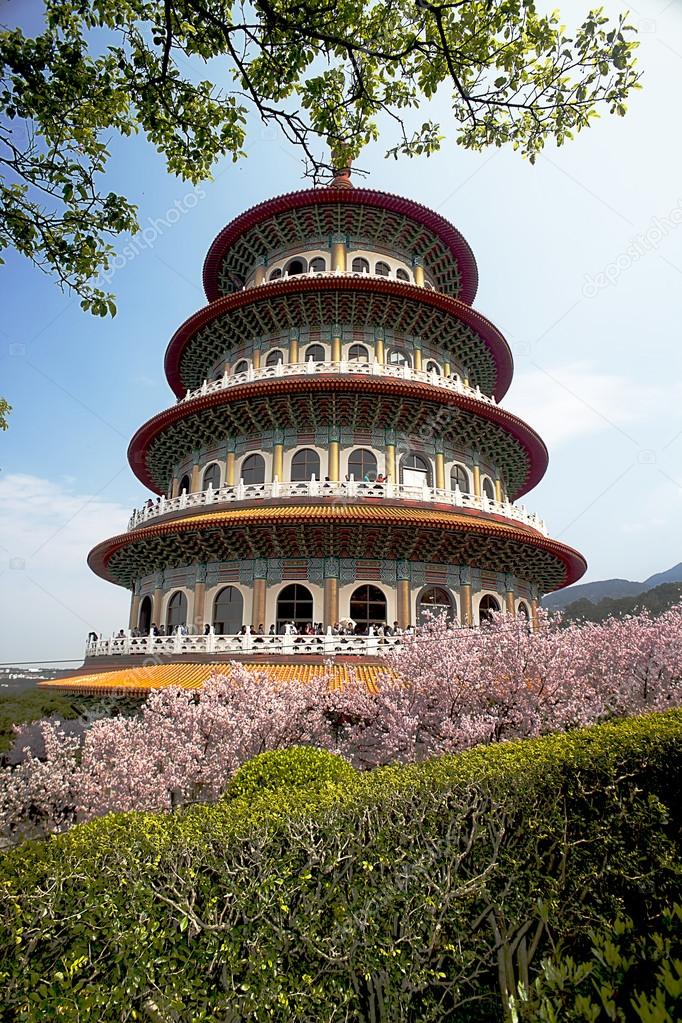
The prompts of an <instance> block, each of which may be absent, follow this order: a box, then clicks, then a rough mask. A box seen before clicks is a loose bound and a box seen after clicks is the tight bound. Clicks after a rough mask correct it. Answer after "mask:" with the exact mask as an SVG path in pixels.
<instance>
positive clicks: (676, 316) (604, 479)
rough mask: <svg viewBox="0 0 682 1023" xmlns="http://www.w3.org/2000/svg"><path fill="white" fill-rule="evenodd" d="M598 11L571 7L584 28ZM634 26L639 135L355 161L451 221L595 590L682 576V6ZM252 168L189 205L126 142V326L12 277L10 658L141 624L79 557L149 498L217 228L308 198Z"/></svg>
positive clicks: (1, 539)
mask: <svg viewBox="0 0 682 1023" xmlns="http://www.w3.org/2000/svg"><path fill="white" fill-rule="evenodd" d="M587 9H588V5H587V4H583V3H577V2H571V3H564V4H562V5H561V10H562V14H563V16H564V20H565V22H566V24H567V25H569V26H570V25H572V24H574V23H575V22H576V21H577V20H578V19H579V18H580V17H581V16H582V15H583V14H584V13H585V11H586V10H587ZM617 9H618V7H617V5H610V6H609V7H607V10H610V11H612V12H613V11H616V10H617ZM630 10H631V12H632V21H633V23H634V24H636V25H638V26H639V27H640V31H641V36H640V42H641V47H640V53H639V57H640V63H641V69H642V71H643V73H644V78H643V86H644V88H643V90H642V91H641V92H639V93H638V94H636V95H635V96H634V98H633V99H632V101H631V104H630V107H631V109H630V112H629V114H628V116H627V117H626V118H624V119H621V118H610V117H608V116H606V115H605V116H604V117H603V118H602V120H601V121H597V122H595V126H594V127H593V128H592V129H590V131H588V132H585V133H583V134H582V135H581V136H579V137H578V139H577V140H576V141H574V142H573V143H572V144H570V145H568V146H566V147H563V148H561V149H556V148H554V147H550V148H548V149H547V150H546V153H545V155H544V156H542V157H541V158H540V159H539V161H538V163H537V165H536V166H535V167H531V166H530V164H528V163H527V162H526V161H524V160H522V159H521V158H520V157H519V156H517V155H516V154H515V153H513V152H511V151H506V150H490V151H488V152H484V153H481V154H473V153H467V152H464V151H462V150H459V149H457V148H456V147H455V146H454V144H453V143H452V142H451V141H448V142H446V143H445V144H444V147H443V150H442V152H441V153H440V154H439V155H438V156H436V157H432V158H430V159H426V158H424V159H420V160H414V161H408V160H400V161H397V162H396V161H393V160H391V161H387V160H385V159H383V151H382V147H381V146H375V147H373V148H372V149H371V150H367V152H366V154H365V156H364V157H363V159H362V161H361V165H362V167H363V168H364V169H366V170H368V171H369V178H368V179H367V180H368V184H369V185H370V186H371V187H374V188H378V189H383V190H386V191H390V192H396V193H399V194H402V195H406V196H409V197H412V198H414V199H416V200H418V201H420V202H423V203H425V204H427V205H429V206H431V207H432V208H434V209H437V210H438V211H439V212H440V213H441V214H443V215H444V216H445V217H447V218H448V219H449V220H451V221H452V222H453V223H454V224H456V225H457V227H458V228H459V229H460V230H461V231H462V232H463V234H464V235H465V237H466V238H467V239H468V241H469V243H470V244H471V246H472V248H473V250H474V252H475V254H476V258H477V261H478V265H479V273H480V286H479V292H478V297H477V300H476V306H477V308H479V309H480V310H481V311H482V312H483V313H484V314H485V315H487V316H488V317H490V318H491V319H492V320H493V322H494V323H496V325H497V326H498V327H499V328H500V330H501V331H502V332H503V334H505V336H506V337H507V339H508V340H509V342H510V345H511V347H512V351H513V353H514V359H515V377H514V383H513V384H512V387H511V389H510V391H509V394H508V395H507V397H506V399H505V402H504V404H505V405H506V407H508V408H510V409H511V410H512V411H514V412H517V413H519V414H521V415H522V416H523V417H524V418H525V419H527V421H528V422H529V423H530V424H531V425H532V426H534V427H535V428H536V429H538V430H539V432H540V433H541V435H542V436H543V437H544V438H545V440H546V442H547V444H548V446H549V449H550V466H549V469H548V472H547V474H546V476H545V479H544V480H543V482H542V483H541V484H540V485H539V486H538V487H537V488H536V490H534V491H533V492H532V493H531V494H529V495H528V496H527V498H526V499H525V503H526V504H527V505H528V507H530V508H532V509H534V510H537V511H538V512H539V513H540V514H541V515H542V516H543V517H544V518H545V519H546V521H547V523H548V526H549V528H550V531H551V532H552V534H553V535H554V536H555V537H557V538H559V539H561V540H563V541H564V542H566V543H569V544H571V545H573V546H575V547H577V548H579V549H580V550H581V551H582V552H583V553H584V554H585V555H586V557H587V559H588V562H589V571H588V575H587V576H586V577H585V578H586V580H588V579H598V578H604V577H610V576H623V577H628V578H633V579H642V578H645V577H646V576H648V575H650V574H652V573H653V572H656V571H660V570H662V569H665V568H668V567H669V566H670V565H672V564H674V563H676V562H677V561H680V560H682V552H681V549H680V544H679V542H678V532H679V522H680V513H681V512H682V415H681V414H680V408H681V403H682V379H681V374H680V368H681V367H680V363H681V357H680V320H681V316H680V294H681V292H682V287H681V286H682V180H681V179H680V166H681V165H682V139H681V137H680V132H679V124H678V121H679V118H678V117H677V116H676V115H677V109H676V97H677V96H678V94H679V82H680V77H681V73H682V11H681V10H680V5H679V3H677V2H673V3H668V4H667V5H666V3H665V0H660V2H653V0H652V2H651V3H641V4H640V5H639V6H638V8H637V9H634V8H630ZM442 113H443V116H447V111H446V109H445V104H443V110H442ZM450 134H451V135H452V132H451V133H450ZM386 144H388V140H387V143H386ZM248 148H249V153H248V158H247V159H246V160H245V161H243V162H241V163H240V164H237V165H233V164H232V163H230V162H227V161H226V162H225V163H223V164H221V165H219V166H218V167H217V168H216V175H215V180H214V181H212V182H206V183H204V184H203V185H202V186H200V187H199V188H193V187H192V186H191V185H189V184H186V183H183V182H181V181H179V180H177V179H175V178H173V177H170V176H169V175H168V174H167V173H166V171H165V167H164V164H163V161H162V160H161V158H160V157H159V156H158V155H157V154H156V153H155V152H154V151H153V150H152V149H151V148H150V147H149V146H148V145H147V144H146V142H145V141H144V139H143V138H137V139H133V140H126V141H124V142H121V141H116V140H113V142H112V152H113V159H112V162H111V167H110V171H109V173H108V175H107V179H106V186H107V187H109V188H112V189H115V190H118V191H122V192H123V193H124V194H126V195H127V196H128V197H129V198H130V199H131V200H132V201H133V202H135V203H137V204H138V206H139V215H140V222H141V225H142V227H143V228H145V227H149V226H150V224H151V223H152V222H153V221H157V224H156V229H155V231H151V232H148V234H147V238H149V239H151V237H152V235H153V234H155V235H156V237H155V238H154V240H153V241H151V242H150V244H149V245H147V246H145V247H144V248H141V249H140V251H139V253H138V254H137V255H136V256H135V258H134V259H132V260H127V261H126V263H125V265H124V266H122V268H121V269H118V270H117V271H116V273H115V274H114V276H113V278H112V280H111V289H112V290H114V291H115V292H116V296H117V301H118V308H119V312H118V315H117V316H116V318H115V319H113V320H109V319H108V320H101V319H98V318H95V317H92V316H89V315H87V314H85V313H83V312H82V311H81V310H80V307H79V304H78V301H77V300H76V299H74V298H73V297H70V296H69V295H65V294H62V293H61V292H60V291H59V290H58V289H57V287H56V286H55V284H54V283H53V282H52V281H51V280H50V279H49V278H47V277H44V276H43V275H42V274H40V273H39V272H38V271H36V270H34V269H33V268H32V267H31V266H30V265H29V264H28V263H27V262H26V261H25V260H22V259H20V258H19V257H18V256H13V255H10V257H9V258H8V260H7V263H6V266H5V267H4V268H2V269H1V270H0V282H1V286H2V311H3V315H2V320H1V322H0V394H3V395H5V396H6V397H7V398H8V399H9V400H10V402H11V403H12V405H13V406H14V412H13V414H12V417H11V429H10V430H9V432H8V433H6V434H4V435H2V436H0V467H1V472H0V587H1V592H0V615H1V621H2V632H1V636H2V638H1V643H0V661H3V662H7V661H12V662H16V661H29V660H57V659H62V658H63V659H67V658H74V659H77V658H78V657H79V656H80V655H81V652H82V646H83V639H84V637H85V635H86V634H87V632H88V631H89V630H90V629H91V628H92V629H95V630H96V631H97V632H104V633H105V634H106V633H108V632H110V631H111V630H112V629H114V628H118V627H119V626H120V625H121V624H123V625H125V624H126V623H127V613H128V603H129V595H128V592H127V591H125V590H122V589H119V588H118V587H114V586H111V585H110V584H107V583H105V582H103V581H101V580H99V579H98V578H97V577H95V576H93V575H92V574H91V573H90V572H89V570H88V569H87V566H86V564H85V559H86V556H87V553H88V550H89V549H90V547H91V546H92V545H93V544H94V543H96V542H97V541H98V540H100V539H102V538H104V537H105V536H107V535H111V534H112V533H114V532H118V531H121V530H122V529H124V528H125V524H126V521H127V518H128V515H129V513H130V510H131V508H132V507H133V506H136V505H139V504H140V503H141V502H142V501H143V500H144V499H145V497H146V494H145V491H144V489H143V488H142V486H141V485H140V484H139V483H138V482H137V480H136V479H135V477H134V476H133V474H132V472H131V471H130V469H129V468H128V464H127V460H126V448H127V445H128V441H129V439H130V437H131V436H132V434H133V433H134V432H135V430H136V429H137V427H138V426H139V425H140V424H141V423H142V422H143V421H144V420H146V419H148V418H149V417H150V416H151V415H153V414H154V413H155V412H157V411H159V410H161V409H162V408H165V407H166V406H168V405H170V404H172V403H173V400H174V399H173V396H172V394H171V392H170V389H169V388H168V385H167V383H166V381H165V377H164V375H163V368H162V363H163V354H164V351H165V348H166V345H167V343H168V340H169V339H170V337H171V335H172V333H173V332H174V330H175V329H176V327H177V326H178V325H179V324H180V323H181V322H182V321H183V320H184V319H185V318H186V317H187V316H189V315H190V314H191V313H192V312H194V311H195V310H196V309H198V308H199V307H200V306H201V305H202V304H203V303H204V295H203V291H202V288H201V267H202V262H203V259H204V255H205V253H206V250H207V248H208V246H209V244H210V242H211V240H212V239H213V238H214V236H215V235H216V234H217V233H218V231H219V230H220V229H221V228H222V226H223V225H224V224H225V223H226V222H227V221H229V220H230V219H231V218H232V217H234V216H235V215H237V214H238V213H240V212H241V211H242V210H244V209H246V208H247V207H249V206H251V205H253V204H254V203H257V202H260V201H261V200H263V199H265V198H267V197H269V196H271V195H274V194H278V193H281V192H286V191H291V190H294V189H296V188H299V187H301V185H302V177H301V175H302V168H301V164H300V162H299V160H298V157H297V154H296V153H295V152H294V151H293V150H292V149H291V148H290V147H288V146H287V145H286V144H285V143H284V142H282V141H281V140H280V139H279V138H278V137H277V136H276V134H275V132H274V131H273V130H272V129H261V128H260V127H259V126H258V125H256V127H255V129H254V132H253V134H252V136H251V140H250V144H249V147H248ZM171 210H175V211H176V213H172V214H171V212H170V211H171ZM163 222H165V223H163ZM126 241H127V239H120V241H119V242H118V243H117V245H116V248H117V250H118V251H121V250H122V249H123V247H124V245H125V243H126ZM120 262H122V260H121V261H120ZM600 275H601V276H600Z"/></svg>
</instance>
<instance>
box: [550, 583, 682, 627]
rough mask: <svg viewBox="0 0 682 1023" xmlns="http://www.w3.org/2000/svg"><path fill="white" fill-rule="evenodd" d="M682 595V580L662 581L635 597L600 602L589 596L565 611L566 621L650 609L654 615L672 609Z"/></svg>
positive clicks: (620, 614)
mask: <svg viewBox="0 0 682 1023" xmlns="http://www.w3.org/2000/svg"><path fill="white" fill-rule="evenodd" d="M680 599H682V583H661V585H660V586H654V587H653V588H652V589H650V590H646V591H645V592H644V593H638V594H637V595H636V596H633V597H602V599H601V600H599V601H597V602H596V603H595V602H594V601H591V600H587V599H586V598H584V597H583V598H582V599H581V600H574V601H573V602H572V603H571V604H568V605H567V606H566V608H565V610H564V612H563V619H564V621H565V622H569V621H585V622H603V621H605V620H606V619H607V618H612V617H614V618H624V617H625V616H626V615H633V614H638V613H639V612H640V611H644V610H646V611H648V612H649V613H650V614H651V615H653V616H654V617H655V616H656V615H660V614H662V613H663V612H664V611H668V610H669V609H670V608H671V607H674V606H675V604H679V602H680Z"/></svg>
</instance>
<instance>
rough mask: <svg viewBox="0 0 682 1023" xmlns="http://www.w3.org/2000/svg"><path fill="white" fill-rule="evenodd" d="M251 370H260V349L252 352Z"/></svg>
mask: <svg viewBox="0 0 682 1023" xmlns="http://www.w3.org/2000/svg"><path fill="white" fill-rule="evenodd" d="M253 368H254V369H260V348H254V350H253Z"/></svg>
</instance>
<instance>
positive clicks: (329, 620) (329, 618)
mask: <svg viewBox="0 0 682 1023" xmlns="http://www.w3.org/2000/svg"><path fill="white" fill-rule="evenodd" d="M323 619H324V623H323V624H324V628H325V632H326V630H327V628H328V627H329V626H330V625H335V624H336V622H338V620H339V580H338V579H325V581H324V612H323Z"/></svg>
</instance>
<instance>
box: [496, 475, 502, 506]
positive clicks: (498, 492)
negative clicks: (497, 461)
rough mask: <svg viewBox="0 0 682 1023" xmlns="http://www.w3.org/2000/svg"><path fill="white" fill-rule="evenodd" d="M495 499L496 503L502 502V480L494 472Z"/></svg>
mask: <svg viewBox="0 0 682 1023" xmlns="http://www.w3.org/2000/svg"><path fill="white" fill-rule="evenodd" d="M495 500H496V501H497V502H498V504H502V480H501V479H500V476H499V473H497V472H496V473H495Z"/></svg>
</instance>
